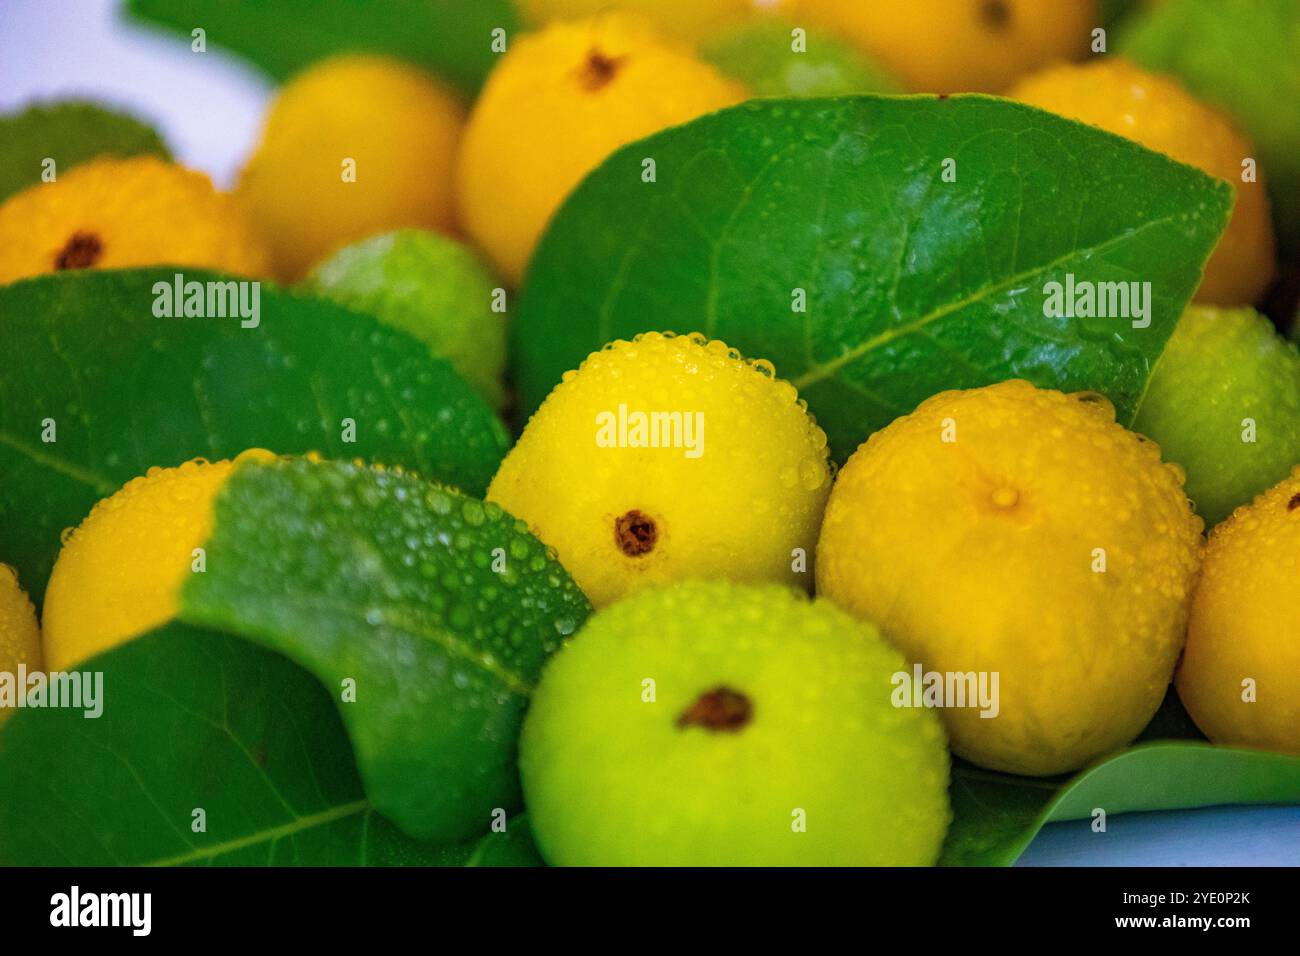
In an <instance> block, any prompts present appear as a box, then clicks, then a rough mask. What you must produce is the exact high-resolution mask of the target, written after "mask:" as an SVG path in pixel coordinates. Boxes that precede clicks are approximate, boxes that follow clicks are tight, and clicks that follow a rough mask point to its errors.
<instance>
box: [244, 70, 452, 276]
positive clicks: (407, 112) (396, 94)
mask: <svg viewBox="0 0 1300 956" xmlns="http://www.w3.org/2000/svg"><path fill="white" fill-rule="evenodd" d="M462 120H463V110H462V107H461V105H460V102H459V100H458V99H457V98H456V97H455V95H454V94H453V93H452V92H451V91H450V89H449V88H448V87H446V86H444V85H443V84H442V82H441V81H439V80H438V79H436V78H435V77H433V76H432V75H430V74H428V73H425V72H423V71H422V70H419V69H417V68H415V67H412V66H408V65H406V64H403V63H401V62H399V61H397V60H391V59H388V58H385V57H379V56H366V55H359V54H353V55H344V56H338V57H334V58H331V59H328V60H324V61H322V62H320V63H317V64H315V65H313V66H311V67H309V68H308V69H306V70H305V71H303V72H302V73H301V74H299V75H298V76H296V77H294V78H293V79H292V80H290V81H289V82H288V83H287V84H285V86H284V87H283V88H282V89H281V90H280V92H279V94H278V95H277V97H276V100H275V102H274V104H273V105H272V106H271V110H270V112H269V114H268V115H267V117H266V121H265V124H264V126H263V130H262V138H261V143H260V144H259V145H258V147H257V150H256V152H255V153H254V154H253V156H252V158H251V159H249V161H248V164H247V166H245V167H244V170H243V173H242V175H241V177H240V181H239V190H238V192H239V195H240V197H241V198H242V199H243V200H244V202H245V203H246V204H247V206H248V209H249V212H250V213H251V215H252V217H253V221H254V223H255V224H256V226H257V229H258V231H259V233H260V234H261V235H262V237H263V238H264V240H265V242H266V244H267V246H268V248H269V249H270V251H271V258H272V261H273V263H274V267H275V272H276V274H277V275H278V276H280V277H281V278H282V279H297V278H299V277H300V276H301V275H302V273H303V272H304V271H305V270H306V268H307V267H308V266H309V265H311V264H312V263H313V262H315V261H316V260H317V259H319V258H320V257H321V256H322V255H324V254H326V253H328V252H330V251H332V250H333V249H334V248H335V247H337V246H340V245H343V244H345V243H348V242H351V241H353V240H356V239H361V238H363V237H365V236H368V235H372V234H374V233H377V232H387V231H389V230H392V229H396V228H399V227H402V226H418V227H423V228H426V229H435V230H439V231H444V232H445V231H448V230H449V229H450V228H451V224H452V195H451V189H452V166H453V163H454V159H455V154H456V148H457V144H458V142H459V139H460V133H461V123H462Z"/></svg>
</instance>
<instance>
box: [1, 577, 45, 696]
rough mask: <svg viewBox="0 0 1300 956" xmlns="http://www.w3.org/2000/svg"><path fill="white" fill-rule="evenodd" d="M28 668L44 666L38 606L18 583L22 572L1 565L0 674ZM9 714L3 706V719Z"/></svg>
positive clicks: (15, 673)
mask: <svg viewBox="0 0 1300 956" xmlns="http://www.w3.org/2000/svg"><path fill="white" fill-rule="evenodd" d="M20 665H21V666H24V667H26V668H27V669H28V670H39V669H40V667H41V630H40V627H38V626H37V624H36V608H34V607H32V602H31V601H30V600H29V599H28V597H27V594H26V592H24V591H23V589H22V587H21V586H20V585H19V584H18V573H17V572H16V571H14V569H13V568H11V567H9V565H7V564H0V674H11V675H14V679H15V680H16V679H17V674H18V668H19V666H20ZM8 715H9V710H8V708H6V707H4V706H3V705H0V721H3V720H4V719H5V717H7V716H8Z"/></svg>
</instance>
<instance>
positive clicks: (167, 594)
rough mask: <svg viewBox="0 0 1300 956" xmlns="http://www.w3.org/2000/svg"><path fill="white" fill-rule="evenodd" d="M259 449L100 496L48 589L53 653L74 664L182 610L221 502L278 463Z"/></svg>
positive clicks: (154, 471) (62, 664) (156, 474)
mask: <svg viewBox="0 0 1300 956" xmlns="http://www.w3.org/2000/svg"><path fill="white" fill-rule="evenodd" d="M274 457H275V456H274V455H272V454H271V452H269V451H264V450H263V449H260V448H252V449H249V450H248V451H245V452H242V453H241V454H240V455H238V456H237V457H236V458H235V459H234V461H215V462H207V461H204V460H203V459H201V458H199V459H195V460H194V461H187V462H185V463H184V464H183V465H180V466H178V467H176V468H150V469H149V470H148V471H147V472H146V473H145V474H144V475H143V476H141V477H139V478H132V479H131V480H130V481H128V482H127V483H126V484H125V485H123V486H122V487H121V488H120V489H119V490H118V491H116V492H114V493H113V494H112V495H110V496H109V497H107V498H105V499H103V500H102V501H100V502H98V503H97V504H96V505H95V507H94V508H92V509H91V511H90V514H89V515H87V516H86V519H85V520H84V521H82V522H81V525H80V526H79V527H78V528H77V529H76V530H74V531H72V532H71V533H70V534H68V533H66V532H65V540H64V543H63V550H61V551H60V552H59V557H58V560H57V561H55V563H54V570H53V571H52V572H51V574H50V583H49V587H48V588H47V589H46V592H45V607H44V611H43V615H42V617H43V623H44V629H45V657H46V663H47V664H48V665H49V667H50V669H51V670H67V669H69V668H71V667H73V666H75V665H77V664H79V663H81V662H82V661H84V660H86V659H87V658H90V657H93V656H95V655H96V654H100V653H103V652H104V651H107V650H110V649H112V648H114V647H116V646H118V645H119V644H122V643H124V642H125V641H127V640H128V639H130V638H132V637H136V636H138V635H140V634H143V633H144V632H146V631H148V630H151V629H152V628H154V627H157V626H159V625H161V624H165V623H167V621H169V620H171V619H172V618H173V617H175V615H176V610H177V597H178V595H179V592H180V586H181V584H182V583H183V582H184V581H185V578H186V575H188V574H190V573H193V571H194V570H195V567H196V565H195V562H196V561H201V560H202V557H201V556H199V555H196V554H195V553H194V549H196V548H199V547H200V546H202V544H203V543H204V542H205V541H206V540H207V538H208V535H209V534H210V533H211V531H212V505H213V501H214V500H215V499H216V496H217V492H219V491H220V490H221V488H222V487H223V486H224V485H225V483H226V480H227V479H228V478H229V477H230V474H231V472H232V471H233V470H234V469H235V468H236V467H237V466H239V465H241V464H244V463H246V462H258V461H269V460H272V459H273V458H274Z"/></svg>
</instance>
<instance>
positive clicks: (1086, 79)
mask: <svg viewBox="0 0 1300 956" xmlns="http://www.w3.org/2000/svg"><path fill="white" fill-rule="evenodd" d="M1007 95H1008V96H1011V97H1013V98H1014V99H1018V100H1022V101H1024V102H1025V103H1029V104H1030V105H1031V106H1037V107H1040V108H1042V109H1045V110H1051V111H1052V112H1053V113H1059V114H1060V115H1062V116H1066V117H1069V118H1070V119H1076V120H1079V121H1080V122H1083V123H1089V124H1091V125H1093V126H1100V127H1101V128H1102V129H1104V130H1109V131H1110V132H1112V133H1116V134H1118V135H1120V136H1127V137H1128V138H1129V139H1131V140H1133V141H1135V142H1137V143H1140V144H1141V145H1143V146H1145V147H1147V148H1148V149H1153V150H1156V151H1157V152H1161V153H1166V154H1168V155H1169V156H1172V157H1173V158H1174V159H1176V160H1178V161H1179V162H1183V163H1189V164H1190V165H1192V166H1198V167H1200V168H1201V169H1202V170H1204V171H1205V172H1207V173H1209V174H1210V175H1211V176H1217V177H1218V178H1219V179H1224V180H1227V181H1228V183H1229V185H1231V186H1232V188H1233V190H1234V191H1235V192H1236V194H1237V203H1236V206H1235V207H1234V208H1233V211H1232V218H1231V219H1230V220H1229V221H1228V228H1227V230H1226V231H1225V232H1224V234H1223V237H1222V238H1221V239H1220V240H1219V245H1218V246H1217V247H1216V248H1215V250H1214V254H1213V255H1211V256H1210V261H1209V262H1208V263H1207V264H1206V266H1205V277H1204V278H1203V279H1202V280H1201V287H1200V288H1199V289H1198V290H1197V292H1196V301H1197V302H1211V303H1215V304H1217V305H1243V304H1246V303H1250V302H1254V301H1256V300H1257V299H1258V298H1259V297H1260V295H1261V294H1262V293H1263V291H1264V289H1265V288H1266V287H1267V286H1268V283H1269V281H1270V280H1271V279H1272V277H1273V226H1272V223H1271V221H1270V219H1269V210H1268V195H1267V193H1266V192H1265V186H1264V182H1263V179H1262V177H1261V178H1260V179H1259V181H1256V182H1243V181H1242V178H1241V177H1242V171H1243V170H1242V163H1243V161H1244V160H1246V159H1247V158H1250V157H1254V156H1255V155H1256V154H1255V148H1254V146H1253V144H1252V143H1251V142H1250V140H1248V139H1247V138H1246V137H1245V136H1243V135H1242V134H1241V133H1240V132H1238V131H1237V130H1236V129H1235V128H1234V127H1233V126H1232V123H1231V122H1230V121H1229V120H1228V118H1227V117H1226V116H1224V115H1223V114H1222V113H1220V112H1218V111H1217V110H1215V109H1213V108H1212V107H1209V106H1206V105H1205V104H1204V103H1201V102H1200V101H1199V100H1197V99H1195V98H1194V97H1192V96H1191V95H1190V94H1189V93H1188V92H1187V91H1186V90H1184V89H1183V88H1182V87H1181V86H1180V85H1179V84H1178V82H1177V81H1176V80H1173V79H1171V78H1169V77H1165V76H1158V75H1156V74H1154V73H1148V72H1146V71H1145V70H1142V69H1139V68H1138V67H1136V66H1134V65H1133V64H1131V63H1129V62H1128V61H1127V60H1124V59H1122V58H1120V57H1107V58H1105V59H1103V60H1095V61H1093V62H1090V63H1082V64H1069V65H1061V66H1055V67H1051V68H1049V69H1046V70H1044V71H1043V72H1041V73H1038V74H1035V75H1034V76H1030V77H1026V78H1025V79H1024V80H1022V81H1021V82H1020V83H1019V84H1017V85H1016V87H1015V88H1014V89H1012V90H1011V91H1009V92H1008V94H1007Z"/></svg>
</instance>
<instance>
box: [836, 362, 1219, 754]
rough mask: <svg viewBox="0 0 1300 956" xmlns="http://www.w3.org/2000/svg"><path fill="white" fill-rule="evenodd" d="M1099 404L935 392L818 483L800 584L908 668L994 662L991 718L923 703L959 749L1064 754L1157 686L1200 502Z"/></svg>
mask: <svg viewBox="0 0 1300 956" xmlns="http://www.w3.org/2000/svg"><path fill="white" fill-rule="evenodd" d="M1114 415H1115V413H1114V409H1113V408H1112V407H1111V406H1110V403H1109V402H1107V401H1106V400H1105V399H1104V398H1102V397H1101V396H1099V395H1096V394H1093V393H1082V394H1079V395H1065V394H1062V393H1061V392H1056V391H1050V390H1046V389H1037V388H1035V387H1034V386H1032V385H1030V384H1029V383H1028V382H1023V381H1010V382H1003V383H1001V384H998V385H991V386H988V387H986V388H979V389H972V390H970V391H953V392H942V393H940V394H938V395H935V396H934V397H932V398H930V399H928V400H927V401H925V402H923V403H922V404H921V406H920V407H919V408H917V410H916V411H914V412H913V413H912V414H910V415H905V416H903V417H902V418H899V419H897V420H895V421H894V422H893V423H892V424H890V425H889V426H887V427H886V428H884V429H883V430H881V431H879V432H877V433H876V434H874V435H872V436H871V438H870V439H869V440H868V441H867V442H866V443H865V444H864V445H862V446H861V447H859V448H858V450H857V451H856V452H854V453H853V455H852V456H851V457H850V458H849V460H848V462H847V463H846V464H845V465H844V468H843V469H842V470H841V471H840V476H839V479H838V480H837V481H836V484H835V489H834V491H833V492H832V493H831V498H830V502H829V504H828V505H827V508H826V519H825V522H824V523H823V525H822V531H821V538H820V540H819V542H818V545H817V588H818V593H819V594H820V595H822V596H825V597H829V598H830V599H831V600H833V601H836V602H838V603H839V604H841V605H843V606H844V607H845V608H847V609H848V610H850V611H852V612H853V613H855V614H858V615H859V616H861V617H864V618H866V619H867V620H870V621H873V622H875V623H876V624H877V625H878V626H879V627H880V629H881V631H882V632H883V633H884V635H885V637H886V638H888V639H889V640H890V641H891V642H893V643H894V644H895V645H896V646H897V647H898V648H899V649H900V650H902V651H903V653H904V654H906V655H907V656H908V658H909V659H910V660H911V661H912V663H913V664H918V663H919V664H920V665H922V667H923V668H924V671H925V672H936V673H939V674H943V675H948V674H966V673H973V674H974V675H976V676H977V677H978V675H981V674H983V675H986V680H987V686H988V687H989V688H990V689H991V688H992V686H993V685H992V675H994V674H996V675H997V681H998V684H997V686H998V692H997V698H998V699H997V707H996V711H997V713H996V716H991V717H982V716H980V714H981V709H980V708H977V707H972V706H965V707H949V708H947V709H944V710H943V711H941V716H942V717H943V718H944V722H945V724H946V725H947V728H948V733H949V737H950V739H951V741H952V746H953V750H954V752H955V753H957V754H959V755H961V756H962V757H965V758H967V759H968V760H972V761H974V762H975V763H978V764H981V765H983V766H986V767H991V768H993V769H995V770H1004V771H1009V772H1011V773H1022V774H1034V775H1041V774H1054V773H1062V772H1064V771H1067V770H1072V769H1074V768H1076V767H1079V766H1082V765H1083V764H1085V763H1087V762H1088V761H1089V760H1092V759H1093V758H1095V757H1099V756H1101V755H1103V754H1105V753H1108V752H1110V751H1113V750H1116V749H1118V748H1120V747H1123V746H1124V745H1125V744H1127V743H1128V742H1129V741H1131V740H1132V739H1133V738H1134V737H1135V736H1136V735H1137V734H1138V733H1139V731H1141V730H1142V728H1143V727H1144V726H1145V725H1146V724H1147V722H1148V721H1149V720H1150V718H1151V716H1152V715H1153V714H1154V713H1155V711H1156V708H1157V707H1158V706H1159V705H1160V702H1161V700H1162V698H1163V697H1164V694H1165V691H1166V689H1167V688H1168V686H1169V680H1170V678H1171V677H1172V675H1173V671H1174V663H1175V661H1176V660H1177V659H1178V653H1179V651H1180V650H1181V648H1182V643H1183V637H1184V633H1185V629H1186V624H1187V607H1188V603H1189V599H1190V596H1191V589H1192V584H1193V580H1194V578H1195V574H1196V567H1197V561H1198V558H1199V553H1200V546H1201V527H1202V525H1201V519H1200V518H1198V517H1196V516H1195V515H1194V514H1193V513H1192V510H1191V505H1190V504H1189V502H1188V500H1187V497H1186V495H1184V494H1183V489H1182V473H1181V472H1180V471H1178V469H1177V467H1176V466H1174V465H1167V464H1163V463H1162V462H1161V460H1160V449H1159V448H1157V447H1156V446H1155V445H1154V444H1153V443H1151V442H1149V441H1146V440H1144V439H1142V438H1141V437H1140V436H1138V435H1135V434H1134V433H1133V432H1130V431H1128V430H1126V429H1124V428H1122V427H1120V426H1119V425H1118V424H1116V423H1115V417H1114ZM949 703H954V701H951V700H950V701H949ZM967 703H968V704H969V701H968V702H967Z"/></svg>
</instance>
